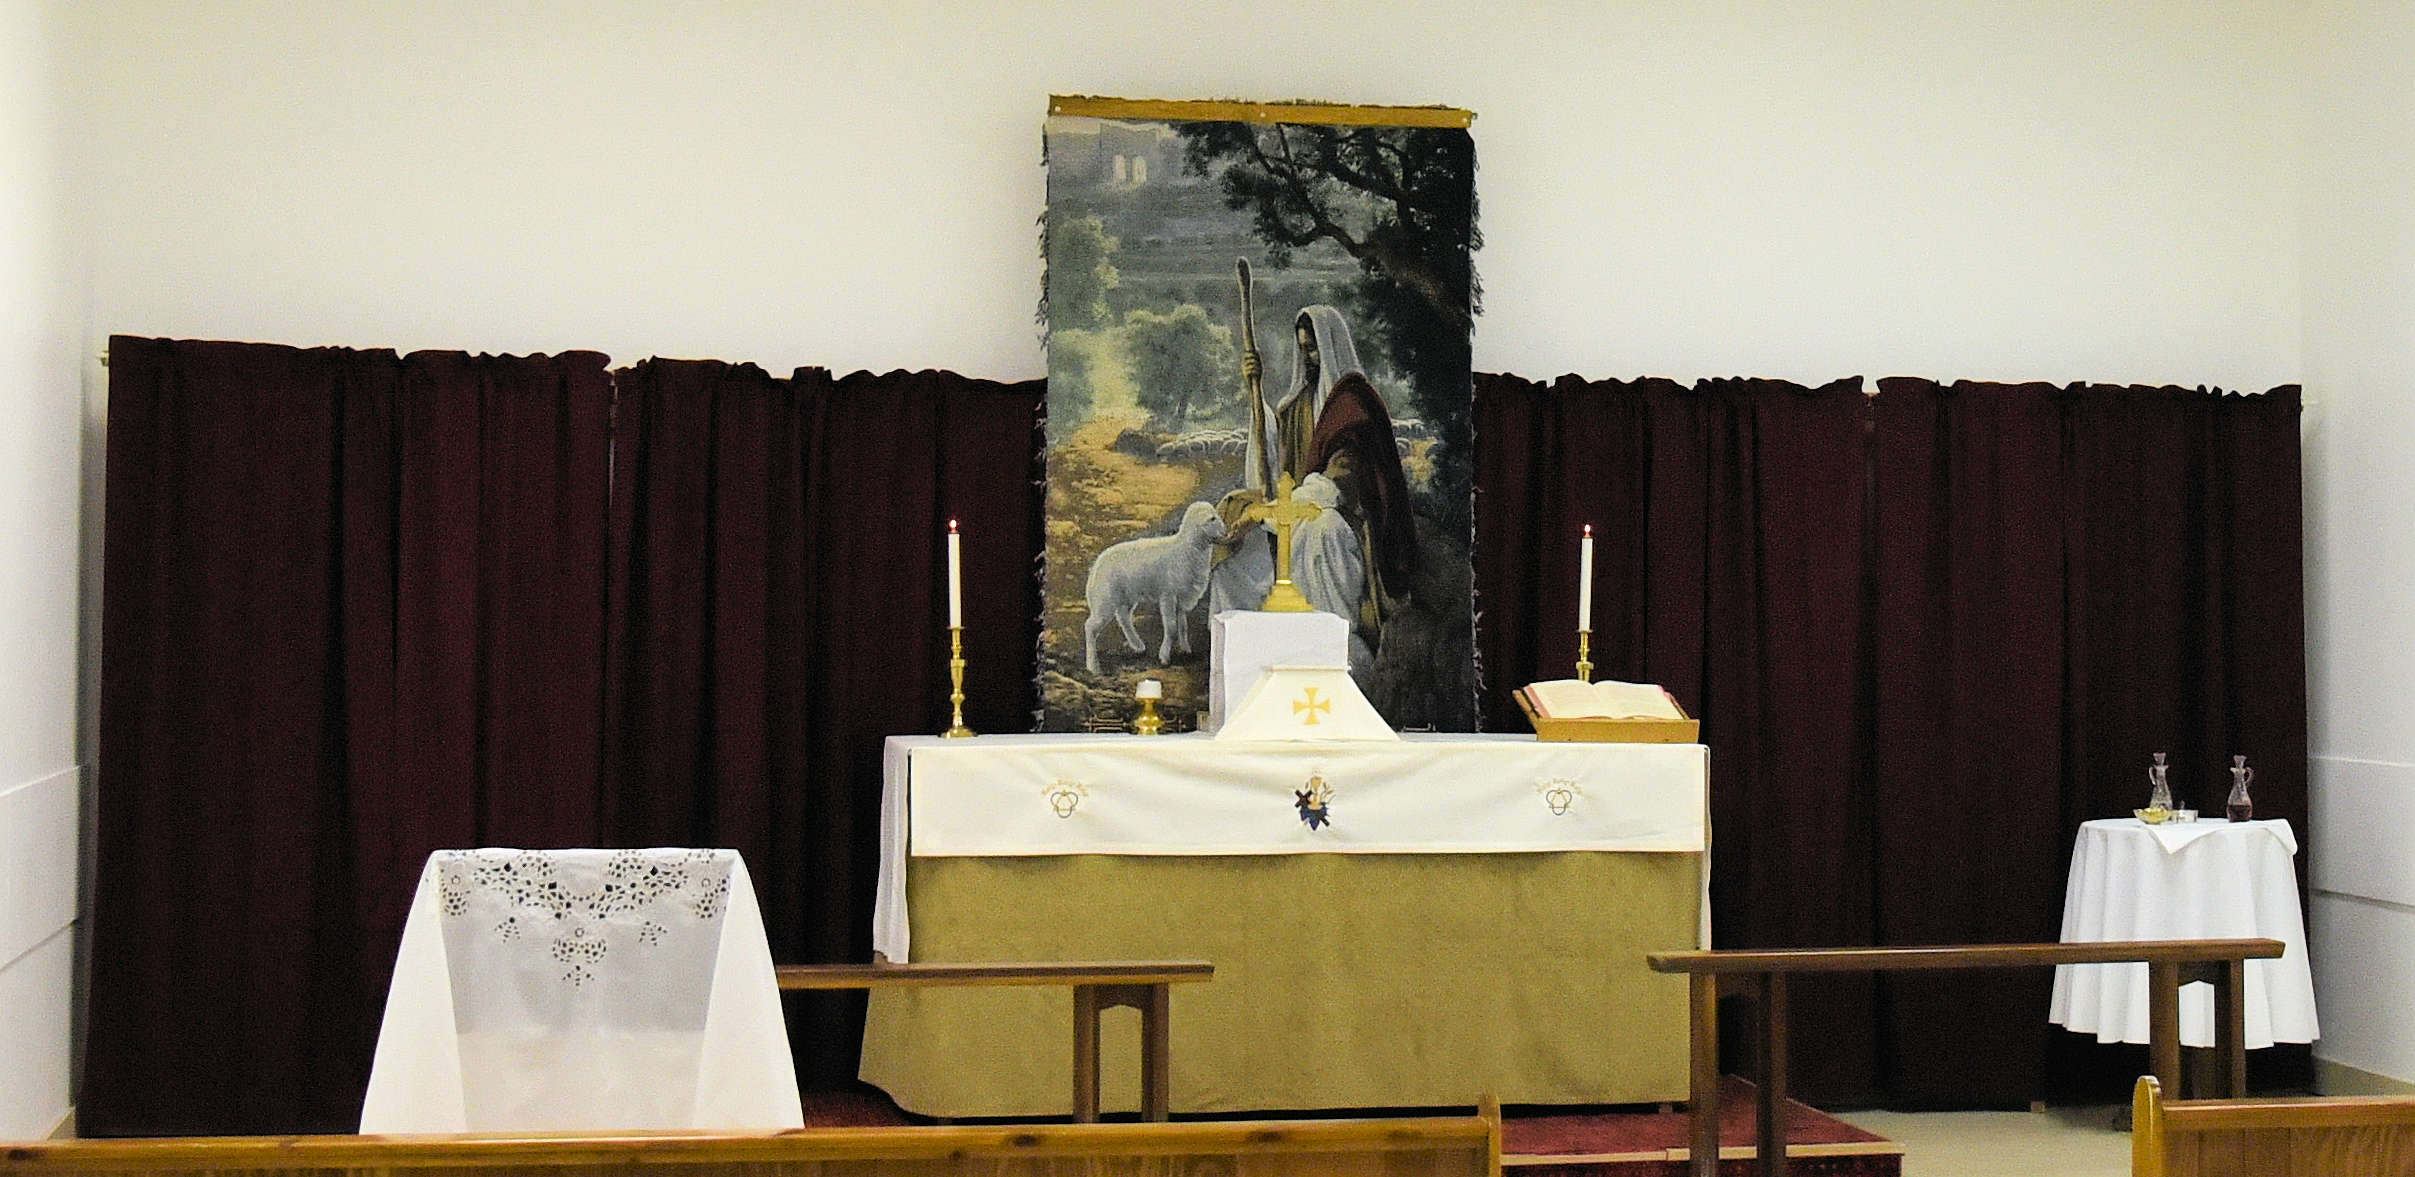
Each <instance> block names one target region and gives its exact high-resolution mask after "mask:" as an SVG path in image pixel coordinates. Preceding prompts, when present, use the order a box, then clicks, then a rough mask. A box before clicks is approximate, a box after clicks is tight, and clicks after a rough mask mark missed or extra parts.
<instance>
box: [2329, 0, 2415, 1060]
mask: <svg viewBox="0 0 2415 1177" xmlns="http://www.w3.org/2000/svg"><path fill="white" fill-rule="evenodd" d="M2311 17H2312V22H2313V23H2312V27H2311V28H2310V30H2309V32H2310V37H2309V40H2308V49H2309V52H2308V61H2307V67H2306V69H2305V74H2306V76H2307V78H2308V79H2309V82H2308V92H2307V99H2306V101H2307V109H2306V164H2305V189H2306V193H2307V199H2306V217H2305V226H2306V229H2305V232H2306V245H2305V257H2306V269H2305V286H2306V294H2305V308H2306V384H2307V391H2308V393H2309V394H2311V395H2313V396H2315V397H2317V398H2319V400H2320V402H2321V408H2320V414H2321V419H2320V421H2319V422H2318V424H2317V427H2316V428H2314V429H2313V430H2311V431H2309V434H2308V445H2307V451H2306V469H2307V494H2306V523H2307V553H2306V589H2307V618H2306V620H2307V635H2308V637H2307V658H2308V666H2307V670H2308V674H2309V686H2310V693H2311V696H2312V699H2311V702H2312V706H2311V711H2312V715H2313V730H2312V737H2313V738H2312V744H2311V750H2312V752H2313V756H2314V763H2313V765H2312V774H2313V775H2312V778H2311V780H2310V781H2309V784H2310V786H2311V788H2312V792H2313V800H2314V844H2315V846H2316V848H2317V855H2316V857H2315V858H2314V860H2313V869H2314V877H2313V886H2314V888H2315V894H2314V896H2313V900H2312V903H2313V916H2314V926H2313V928H2312V929H2311V933H2312V935H2313V936H2314V938H2315V942H2316V944H2317V945H2318V948H2319V951H2318V953H2317V955H2316V956H2315V958H2314V964H2315V983H2316V995H2317V998H2318V999H2319V1000H2320V1001H2321V1003H2322V1017H2323V1030H2324V1040H2323V1044H2322V1046H2321V1047H2320V1048H2318V1053H2319V1054H2320V1055H2321V1056H2322V1057H2324V1058H2327V1059H2331V1060H2332V1061H2335V1062H2340V1063H2345V1064H2347V1065H2349V1066H2352V1067H2356V1068H2359V1069H2362V1070H2366V1071H2372V1072H2376V1073H2379V1074H2383V1075H2389V1076H2392V1077H2394V1078H2398V1079H2404V1080H2415V999H2410V997H2409V996H2408V993H2409V985H2410V982H2411V981H2415V827H2411V826H2410V824H2409V822H2410V819H2411V818H2415V706H2411V703H2415V526H2410V520H2415V461H2410V459H2409V456H2408V449H2409V445H2410V442H2415V91H2410V90H2409V88H2408V86H2407V84H2406V82H2407V77H2406V71H2405V64H2406V63H2407V62H2409V61H2415V6H2408V5H2406V4H2403V3H2394V2H2379V3H2340V2H2328V0H2327V2H2325V3H2321V4H2318V5H2315V6H2313V7H2312V9H2311Z"/></svg>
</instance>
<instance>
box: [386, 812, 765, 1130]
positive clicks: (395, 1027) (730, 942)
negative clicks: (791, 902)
mask: <svg viewBox="0 0 2415 1177" xmlns="http://www.w3.org/2000/svg"><path fill="white" fill-rule="evenodd" d="M803 1123H804V1113H803V1110H802V1109H801V1107H800V1106H799V1103H798V1099H797V1081H796V1068H795V1065H794V1063H793V1062H792V1061H791V1059H790V1058H789V1054H788V1035H787V1030H786V1028H785V1026H784V1025H783V1024H782V1021H781V1016H780V995H779V984H778V980H777V978H776V977H775V976H774V974H773V971H772V962H771V951H770V948H769V946H768V945H767V944H766V942H765V940H764V936H763V916H762V912H761V911H760V910H759V909H758V907H757V906H756V902H755V890H754V885H753V883H752V882H751V881H750V880H749V878H748V876H747V873H746V864H745V862H743V861H742V860H741V859H740V858H739V856H738V853H737V852H736V851H734V850H686V849H652V850H510V849H484V850H442V851H438V852H437V853H436V854H435V855H433V856H431V857H430V858H429V859H428V864H427V867H426V869H425V870H423V871H422V872H421V874H420V879H419V890H418V893H417V895H416V896H415V897H414V898H413V900H412V904H411V914H410V919H409V921H408V922H407V923H406V924H405V925H404V928H403V938H402V948H401V950H400V952H398V953H397V954H396V958H395V963H394V982H393V986H392V988H391V990H390V991H389V992H388V995H387V998H386V1014H385V1022H384V1024H383V1026H382V1028H381V1029H380V1031H379V1034H378V1042H377V1057H376V1061H375V1062H374V1064H372V1066H371V1068H370V1074H369V1092H368V1097H367V1098H366V1100H365V1101H364V1102H363V1104H362V1108H361V1131H362V1132H364V1133H371V1132H481V1131H506V1132H518V1131H572V1132H575V1131H632V1130H647V1129H683V1128H712V1129H733V1130H776V1129H782V1128H794V1127H800V1126H802V1125H803Z"/></svg>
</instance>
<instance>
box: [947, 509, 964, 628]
mask: <svg viewBox="0 0 2415 1177" xmlns="http://www.w3.org/2000/svg"><path fill="white" fill-rule="evenodd" d="M963 625H964V537H963V536H960V535H958V534H956V521H955V520H953V519H950V520H948V627H949V628H951V629H955V628H959V627H961V626H963Z"/></svg>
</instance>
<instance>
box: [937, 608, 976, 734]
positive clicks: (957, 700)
mask: <svg viewBox="0 0 2415 1177" xmlns="http://www.w3.org/2000/svg"><path fill="white" fill-rule="evenodd" d="M948 684H949V691H948V706H949V707H950V708H953V709H954V711H955V717H956V718H955V722H954V723H951V724H949V725H948V730H946V731H944V732H941V733H939V734H940V735H942V736H944V737H946V738H948V739H951V740H961V739H963V738H964V737H966V736H969V735H972V734H973V729H971V728H969V727H966V726H964V627H963V626H961V625H951V626H949V627H948Z"/></svg>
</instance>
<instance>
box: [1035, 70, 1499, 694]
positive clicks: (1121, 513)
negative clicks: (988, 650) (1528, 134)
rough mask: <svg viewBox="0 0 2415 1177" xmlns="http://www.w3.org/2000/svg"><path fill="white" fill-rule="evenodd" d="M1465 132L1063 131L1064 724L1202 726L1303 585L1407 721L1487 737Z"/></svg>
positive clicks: (1365, 117) (1248, 111) (1407, 120)
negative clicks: (1255, 634) (1265, 507)
mask: <svg viewBox="0 0 2415 1177" xmlns="http://www.w3.org/2000/svg"><path fill="white" fill-rule="evenodd" d="M1470 117H1471V116H1470V115H1469V114H1468V113H1467V112H1465V111H1459V110H1449V109H1444V108H1439V107H1345V106H1317V105H1296V106H1257V105H1247V104H1238V103H1209V102H1128V101H1123V100H1117V99H1095V98H1059V99H1055V100H1052V102H1051V104H1050V118H1049V119H1048V124H1047V130H1046V139H1045V143H1046V151H1047V160H1048V212H1047V216H1046V221H1045V248H1046V251H1047V263H1048V277H1047V293H1046V300H1045V303H1044V306H1043V312H1042V314H1043V319H1044V323H1045V326H1046V328H1047V332H1048V431H1047V466H1048V493H1047V511H1048V520H1047V559H1046V570H1045V573H1044V578H1043V585H1042V609H1043V616H1042V618H1041V636H1040V656H1039V676H1040V682H1039V694H1040V699H1041V706H1042V709H1043V714H1042V717H1041V720H1042V723H1041V726H1042V727H1043V728H1045V729H1047V730H1052V731H1068V730H1081V729H1084V728H1093V729H1111V728H1119V727H1121V726H1122V723H1123V721H1124V720H1125V719H1127V718H1128V717H1129V716H1130V715H1131V713H1132V709H1133V704H1132V702H1131V700H1132V695H1133V689H1134V687H1135V686H1136V685H1137V684H1138V683H1139V682H1140V680H1142V679H1144V678H1155V679H1158V680H1161V681H1162V682H1163V684H1164V691H1165V702H1164V704H1163V705H1162V706H1161V711H1162V713H1164V714H1165V715H1167V716H1168V717H1169V719H1170V720H1171V721H1172V724H1173V725H1174V726H1176V727H1178V728H1182V729H1187V728H1189V727H1190V726H1192V724H1193V723H1195V721H1196V716H1197V714H1198V713H1199V712H1200V711H1202V710H1204V708H1205V705H1206V697H1207V680H1208V665H1207V661H1208V658H1207V656H1208V635H1209V629H1208V623H1209V619H1210V618H1211V617H1213V616H1214V615H1215V614H1216V613H1218V612H1221V611H1223V610H1226V609H1250V608H1256V607H1257V605H1258V603H1259V602H1261V601H1262V600H1263V599H1264V598H1265V595H1266V591H1267V589H1268V587H1269V586H1270V585H1271V584H1272V582H1273V579H1274V560H1273V544H1274V539H1273V536H1272V535H1271V533H1269V532H1268V531H1267V530H1266V528H1265V527H1264V526H1263V525H1262V524H1258V523H1253V522H1249V521H1247V520H1245V519H1243V518H1242V513H1243V511H1244V510H1245V509H1246V508H1247V507H1248V506H1249V505H1250V504H1252V503H1255V502H1258V501H1260V500H1262V499H1263V498H1264V497H1265V496H1266V495H1267V494H1268V493H1269V490H1270V488H1271V487H1274V486H1275V485H1277V484H1278V483H1279V482H1280V481H1281V480H1283V479H1285V478H1288V479H1289V480H1290V481H1291V483H1292V484H1293V485H1294V486H1296V487H1297V490H1296V491H1295V492H1294V493H1295V496H1296V497H1298V498H1300V499H1305V500H1308V501H1311V502H1315V503H1316V504H1318V505H1319V506H1321V507H1325V508H1327V510H1326V511H1325V512H1324V513H1322V514H1320V515H1318V516H1317V517H1316V518H1315V519H1313V520H1311V521H1309V522H1308V523H1306V524H1304V525H1302V526H1301V527H1300V528H1298V529H1297V530H1296V531H1295V532H1294V534H1293V537H1292V554H1293V560H1292V578H1293V580H1294V581H1295V582H1296V583H1297V584H1298V585H1299V587H1300V589H1301V591H1302V592H1303V593H1305V594H1306V595H1307V597H1308V599H1309V601H1310V603H1311V604H1313V605H1314V606H1315V607H1316V608H1318V609H1321V610H1324V611H1326V612H1329V613H1334V614H1337V615H1339V616H1341V617H1343V618H1344V619H1346V620H1347V621H1349V622H1350V652H1349V659H1350V670H1351V673H1352V675H1353V677H1355V678H1356V679H1357V681H1358V683H1359V685H1360V687H1361V688H1362V689H1363V690H1364V691H1365V692H1366V695H1367V697H1368V698H1369V699H1370V700H1372V701H1373V702H1374V704H1375V706H1376V708H1377V709H1378V710H1379V711H1381V712H1382V713H1383V715H1384V717H1385V718H1386V719H1387V720H1389V721H1390V722H1391V723H1392V724H1393V725H1394V726H1395V727H1401V728H1411V729H1425V728H1430V729H1434V730H1440V731H1467V730H1473V728H1474V727H1475V717H1476V667H1475V608H1474V600H1473V577H1472V569H1471V564H1470V550H1471V547H1472V543H1473V534H1472V519H1473V512H1472V504H1471V502H1470V493H1471V487H1472V485H1473V476H1474V472H1475V461H1474V455H1473V451H1472V444H1473V438H1472V437H1471V421H1470V419H1471V414H1470V395H1471V394H1470V384H1469V367H1470V363H1469V347H1468V341H1469V329H1470V325H1471V322H1472V318H1473V315H1474V313H1475V299H1474V295H1475V291H1474V270H1473V266H1472V264H1471V255H1472V253H1473V251H1474V250H1475V248H1476V246H1477V244H1478V242H1477V239H1476V227H1475V213H1476V198H1475V149H1474V146H1473V143H1472V141H1471V139H1470V137H1469V134H1468V130H1467V126H1468V120H1469V119H1470Z"/></svg>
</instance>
